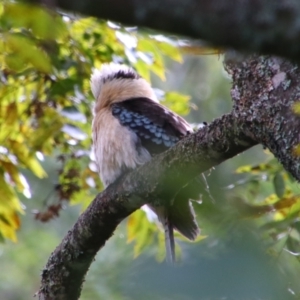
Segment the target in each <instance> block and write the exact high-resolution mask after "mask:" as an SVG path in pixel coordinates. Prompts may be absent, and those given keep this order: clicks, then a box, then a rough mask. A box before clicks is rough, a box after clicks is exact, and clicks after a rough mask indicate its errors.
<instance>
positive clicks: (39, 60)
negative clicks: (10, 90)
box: [4, 33, 52, 73]
mask: <svg viewBox="0 0 300 300" xmlns="http://www.w3.org/2000/svg"><path fill="white" fill-rule="evenodd" d="M4 40H5V42H6V44H7V46H8V48H9V49H10V51H11V52H13V53H15V54H16V55H18V56H19V59H20V60H23V61H24V63H29V64H31V65H32V66H34V67H35V68H36V69H37V70H39V71H41V72H44V73H50V72H51V70H52V66H51V62H50V59H49V57H48V56H47V55H46V53H45V52H44V51H42V50H41V49H39V48H38V47H37V45H35V43H34V42H33V41H31V40H30V39H29V38H26V37H24V36H21V35H19V34H10V33H7V34H5V35H4Z"/></svg>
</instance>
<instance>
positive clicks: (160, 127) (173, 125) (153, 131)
mask: <svg viewBox="0 0 300 300" xmlns="http://www.w3.org/2000/svg"><path fill="white" fill-rule="evenodd" d="M111 109H112V114H113V115H114V116H115V117H116V118H117V119H118V120H119V122H120V123H121V124H122V125H123V126H126V127H128V128H129V129H130V130H132V131H133V132H135V134H136V135H137V136H138V137H139V139H140V141H141V146H142V147H144V148H146V149H147V150H148V151H149V153H150V154H151V155H155V154H158V153H161V152H163V151H165V150H167V149H168V148H170V147H172V146H174V145H175V144H176V143H177V142H178V141H179V140H180V139H181V138H183V137H184V136H185V135H187V134H188V133H190V132H192V129H191V127H190V125H189V124H188V123H187V122H186V121H185V120H184V119H183V118H181V117H180V116H178V115H177V114H175V113H173V112H172V111H170V110H168V109H167V108H166V107H164V106H162V105H160V104H159V103H157V102H155V101H153V100H151V99H149V98H133V99H128V100H126V101H122V102H118V103H114V104H112V107H111Z"/></svg>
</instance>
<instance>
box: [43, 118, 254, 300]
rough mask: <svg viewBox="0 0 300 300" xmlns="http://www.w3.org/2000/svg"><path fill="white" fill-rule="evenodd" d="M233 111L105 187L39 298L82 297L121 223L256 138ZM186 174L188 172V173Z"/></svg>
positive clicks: (57, 255)
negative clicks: (89, 272)
mask: <svg viewBox="0 0 300 300" xmlns="http://www.w3.org/2000/svg"><path fill="white" fill-rule="evenodd" d="M241 128H242V126H239V124H238V122H237V119H236V118H235V117H233V116H232V115H231V114H228V115H224V116H223V117H221V118H219V119H216V120H214V121H213V122H212V123H211V124H210V125H208V126H206V127H204V128H202V129H200V130H199V131H198V132H197V133H195V134H192V135H190V136H188V137H187V138H185V139H184V140H182V141H181V142H180V143H178V144H177V145H176V146H175V147H173V148H172V149H170V150H169V151H167V152H165V153H163V154H162V155H159V156H157V157H156V158H155V159H153V160H152V161H151V162H149V163H148V164H146V165H144V166H141V167H140V168H138V169H137V170H134V171H133V172H131V173H129V174H126V175H125V176H124V177H123V178H122V179H121V180H119V181H118V182H116V183H114V184H112V185H110V186H109V187H108V188H107V189H106V190H105V191H103V192H102V193H100V194H99V195H98V196H97V197H96V198H95V200H94V201H93V202H92V204H91V205H90V206H89V207H88V209H87V210H86V211H85V212H84V213H83V214H82V215H81V216H80V218H79V219H78V221H77V222H76V224H75V225H74V227H73V228H72V229H71V230H70V231H69V232H68V234H67V235H66V236H65V238H64V239H63V241H62V242H61V244H60V245H59V246H58V247H57V248H56V250H55V251H54V252H53V253H52V254H51V256H50V258H49V261H48V263H47V265H46V267H45V268H44V270H43V272H42V283H41V287H40V291H39V299H68V300H72V299H78V298H79V295H80V292H81V285H82V283H83V280H84V276H85V274H86V272H87V270H88V268H89V266H90V264H91V263H92V261H93V259H94V256H95V255H96V253H97V252H98V250H99V249H100V248H101V247H103V246H104V244H105V242H106V241H107V240H108V239H109V238H110V237H111V235H112V234H113V232H114V230H115V229H116V227H117V225H118V224H119V223H120V222H121V221H122V220H123V219H124V218H126V217H127V216H129V215H130V214H131V213H132V212H134V211H135V210H136V209H138V208H140V207H141V206H142V205H144V204H146V203H151V202H152V203H153V199H158V198H159V196H160V195H163V194H165V193H166V190H167V191H168V192H171V193H172V192H175V191H176V190H177V189H178V187H180V186H182V185H184V184H186V183H187V182H188V181H189V180H190V179H191V178H193V177H195V176H196V175H198V174H200V173H202V172H204V171H206V170H208V169H209V168H211V167H213V166H215V165H218V164H220V163H221V162H223V161H225V160H226V159H228V158H231V157H233V156H235V155H237V154H238V153H241V152H242V151H244V150H246V149H248V148H250V147H251V146H254V145H255V144H256V142H255V141H253V140H252V139H251V138H249V137H247V136H246V135H245V134H244V133H243V132H242V131H241ZM182 174H184V176H183V175H182Z"/></svg>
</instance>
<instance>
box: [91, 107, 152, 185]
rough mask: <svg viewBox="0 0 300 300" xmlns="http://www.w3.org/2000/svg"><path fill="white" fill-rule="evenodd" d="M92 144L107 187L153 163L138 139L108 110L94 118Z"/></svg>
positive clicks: (102, 111)
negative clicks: (120, 177)
mask: <svg viewBox="0 0 300 300" xmlns="http://www.w3.org/2000/svg"><path fill="white" fill-rule="evenodd" d="M93 143H94V151H95V158H96V163H97V165H98V169H99V174H100V178H101V180H102V182H103V183H104V185H105V186H107V185H109V184H111V183H112V182H114V181H115V180H116V179H117V178H118V177H119V176H120V175H122V173H123V172H124V171H127V170H130V169H134V168H136V167H137V166H138V165H142V164H144V163H146V162H147V161H149V160H150V159H151V155H150V154H149V152H148V151H147V150H146V149H145V148H143V147H141V146H140V142H139V138H138V137H137V135H136V134H135V133H134V132H133V131H132V130H130V129H129V128H127V127H125V126H122V125H121V124H120V122H119V120H118V119H117V118H115V117H114V116H113V115H112V114H111V111H110V110H109V109H103V110H101V111H99V112H98V113H97V114H96V115H95V117H94V121H93Z"/></svg>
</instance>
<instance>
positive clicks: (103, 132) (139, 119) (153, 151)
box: [91, 63, 199, 261]
mask: <svg viewBox="0 0 300 300" xmlns="http://www.w3.org/2000/svg"><path fill="white" fill-rule="evenodd" d="M91 89H92V93H93V95H94V97H95V99H96V103H95V108H94V119H93V125H92V130H93V145H94V151H95V158H96V163H97V166H98V170H99V174H100V178H101V180H102V182H103V184H104V185H105V186H108V185H109V184H111V183H113V182H114V181H115V180H116V179H118V178H119V177H120V176H121V175H123V174H124V173H125V172H128V171H129V170H132V169H134V168H136V167H138V166H140V165H142V164H145V163H146V162H148V161H149V160H151V158H152V157H153V156H155V155H157V154H159V153H162V152H164V151H166V150H167V149H169V148H170V147H172V146H174V145H175V144H176V143H177V142H178V141H179V140H180V139H182V138H183V137H184V136H186V135H187V134H189V133H191V132H192V131H193V130H192V128H191V126H190V125H189V124H188V123H187V122H186V121H185V120H184V119H183V118H181V117H180V116H178V115H177V114H175V113H174V112H172V111H170V110H169V109H168V108H166V107H165V106H163V105H161V104H159V103H158V100H157V98H156V96H155V94H154V92H153V90H152V88H151V86H150V85H149V83H148V82H147V81H146V80H145V79H143V78H141V77H140V76H139V75H138V74H137V73H136V72H135V71H134V70H133V69H132V68H130V67H127V66H125V65H119V64H113V63H110V64H103V65H102V67H101V69H99V70H95V71H94V72H93V74H92V76H91ZM178 195H179V196H178ZM189 198H190V196H189V195H185V194H184V193H178V194H177V196H176V197H175V199H169V200H168V201H164V203H169V204H168V205H166V206H161V207H155V206H153V205H149V207H150V208H151V209H152V210H153V211H154V212H155V213H156V214H157V216H158V219H159V220H160V222H161V223H162V225H163V227H164V230H165V237H166V250H167V258H168V259H169V260H171V261H174V260H175V253H174V235H173V229H176V230H178V231H179V232H180V233H181V234H182V235H184V236H185V237H187V238H188V239H190V240H194V239H195V238H196V237H197V235H198V233H199V228H198V225H197V222H196V220H195V214H194V210H193V207H192V205H191V203H190V200H189Z"/></svg>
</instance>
